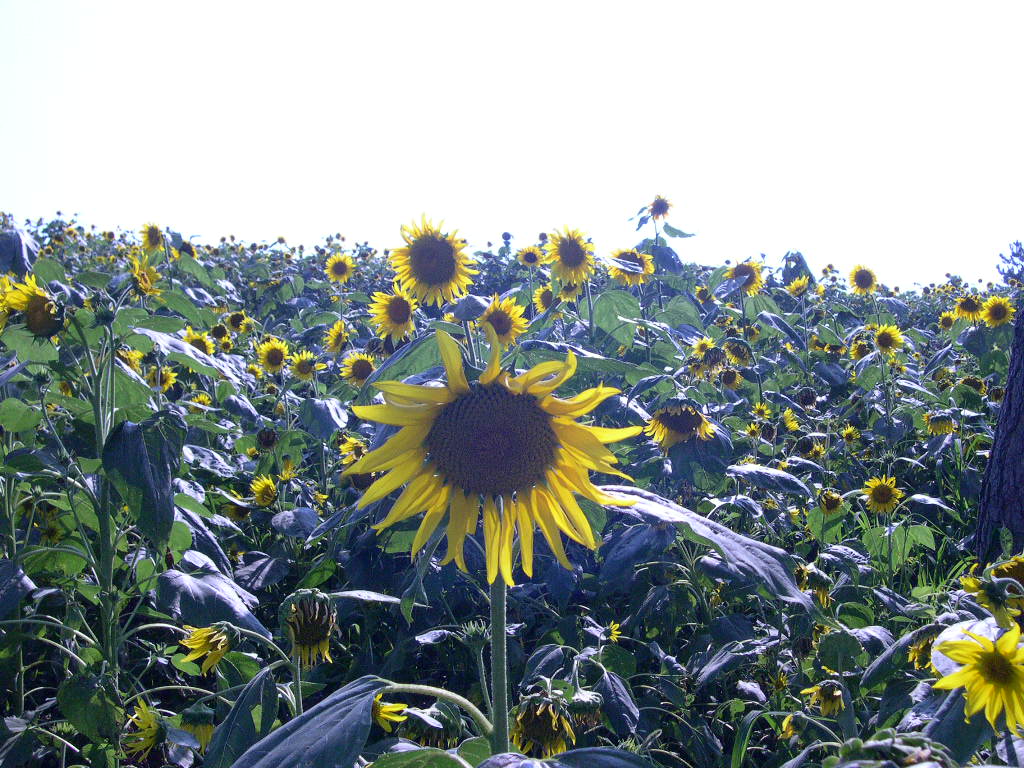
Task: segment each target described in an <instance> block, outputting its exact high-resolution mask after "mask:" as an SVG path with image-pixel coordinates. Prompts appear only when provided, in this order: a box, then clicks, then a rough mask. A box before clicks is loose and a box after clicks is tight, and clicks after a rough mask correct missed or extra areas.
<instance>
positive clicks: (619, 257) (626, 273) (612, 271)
mask: <svg viewBox="0 0 1024 768" xmlns="http://www.w3.org/2000/svg"><path fill="white" fill-rule="evenodd" d="M612 259H614V261H613V262H612V263H611V264H609V265H608V275H609V276H610V277H611V278H612V279H613V280H618V281H619V282H620V283H625V284H626V285H643V284H644V283H645V282H647V278H648V277H650V276H651V275H653V274H654V259H653V258H651V254H649V253H640V252H639V251H635V250H633V249H626V250H620V251H615V253H613V254H612ZM618 262H622V263H621V264H620V263H618Z"/></svg>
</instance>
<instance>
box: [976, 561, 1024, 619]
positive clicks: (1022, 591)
mask: <svg viewBox="0 0 1024 768" xmlns="http://www.w3.org/2000/svg"><path fill="white" fill-rule="evenodd" d="M960 586H961V587H962V588H963V590H964V592H967V593H968V594H970V595H973V596H974V599H975V600H976V601H977V603H978V605H980V606H981V607H982V608H984V609H985V610H987V611H988V612H989V613H991V614H992V617H993V618H994V619H995V620H996V623H997V624H998V625H999V626H1000V627H1004V628H1005V627H1009V626H1011V625H1013V624H1014V622H1015V619H1016V618H1017V617H1018V616H1020V615H1021V609H1022V608H1024V588H1022V587H1021V585H1020V583H1018V582H1017V581H1016V580H1015V579H1010V578H1001V577H999V576H996V575H995V574H994V573H993V574H991V575H990V576H982V577H978V576H973V575H970V576H961V577H960Z"/></svg>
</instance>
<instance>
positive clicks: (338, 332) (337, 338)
mask: <svg viewBox="0 0 1024 768" xmlns="http://www.w3.org/2000/svg"><path fill="white" fill-rule="evenodd" d="M347 341H348V329H347V328H345V321H344V320H338V322H336V323H335V324H334V325H332V326H331V327H330V328H328V329H327V333H325V334H324V348H325V349H326V350H327V351H328V352H329V353H330V354H331V355H332V356H333V357H337V356H338V355H340V354H341V350H342V349H343V348H344V347H345V343H346V342H347Z"/></svg>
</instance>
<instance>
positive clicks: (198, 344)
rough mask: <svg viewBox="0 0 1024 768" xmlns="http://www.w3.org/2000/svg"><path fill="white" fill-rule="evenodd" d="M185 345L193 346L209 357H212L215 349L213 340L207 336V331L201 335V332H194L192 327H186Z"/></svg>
mask: <svg viewBox="0 0 1024 768" xmlns="http://www.w3.org/2000/svg"><path fill="white" fill-rule="evenodd" d="M185 343H186V344H191V345H192V346H193V347H195V348H196V349H198V350H199V351H200V352H204V353H205V354H207V355H212V354H213V351H214V349H215V347H214V345H213V340H212V339H211V338H210V337H209V336H208V335H207V334H206V331H203V332H202V333H200V332H199V331H195V330H192V326H191V325H187V326H185Z"/></svg>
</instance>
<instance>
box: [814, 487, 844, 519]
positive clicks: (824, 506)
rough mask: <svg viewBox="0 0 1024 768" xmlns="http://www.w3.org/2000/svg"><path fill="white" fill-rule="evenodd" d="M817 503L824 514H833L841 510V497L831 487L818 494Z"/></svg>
mask: <svg viewBox="0 0 1024 768" xmlns="http://www.w3.org/2000/svg"><path fill="white" fill-rule="evenodd" d="M818 503H819V504H820V505H821V511H822V512H824V513H825V514H826V515H834V514H836V513H837V512H839V511H841V510H842V508H843V497H842V496H841V495H840V494H838V493H836V492H835V491H833V490H832V489H827V490H824V491H822V492H821V493H820V494H819V495H818Z"/></svg>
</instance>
